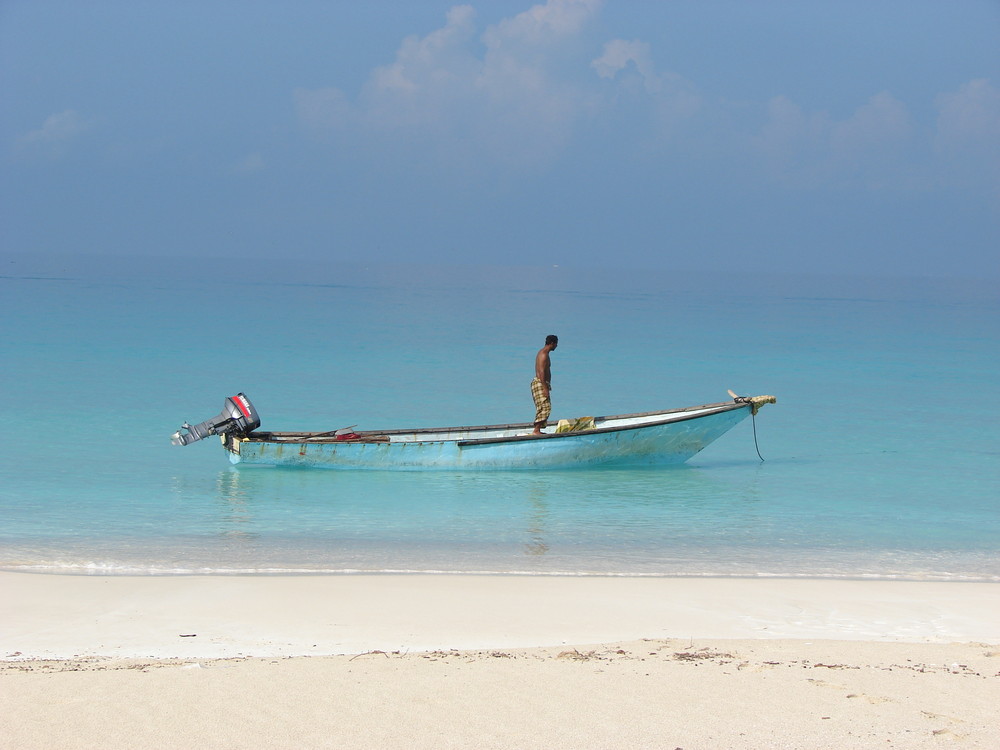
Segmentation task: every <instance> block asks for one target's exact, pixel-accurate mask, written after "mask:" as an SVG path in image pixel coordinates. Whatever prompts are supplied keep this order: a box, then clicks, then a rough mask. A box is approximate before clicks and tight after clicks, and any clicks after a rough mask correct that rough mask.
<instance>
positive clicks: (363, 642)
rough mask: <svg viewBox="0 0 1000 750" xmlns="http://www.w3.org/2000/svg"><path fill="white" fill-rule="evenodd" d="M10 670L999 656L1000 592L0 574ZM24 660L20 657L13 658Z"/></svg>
mask: <svg viewBox="0 0 1000 750" xmlns="http://www.w3.org/2000/svg"><path fill="white" fill-rule="evenodd" d="M0 597H2V599H3V601H4V602H5V609H6V610H7V611H8V612H9V613H11V614H10V615H8V616H6V617H4V618H3V620H2V621H0V659H4V660H10V659H16V658H20V659H61V658H78V657H90V656H93V657H112V658H229V657H237V656H260V657H271V656H308V655H337V654H357V653H363V652H368V651H376V650H380V651H385V652H392V651H409V652H415V651H423V652H426V651H434V650H440V649H444V650H447V649H459V650H469V649H478V648H532V647H546V646H562V645H573V644H588V643H609V642H617V641H632V640H636V639H640V638H687V637H700V638H728V639H823V640H846V641H902V642H914V643H944V642H958V641H964V642H973V641H975V642H985V643H1000V584H996V583H980V582H923V581H884V580H879V581H868V580H842V579H837V580H826V579H777V578H775V579H771V578H768V579H760V578H652V577H650V578H635V577H632V578H629V577H543V576H496V575H426V574H405V575H389V574H372V575H364V574H362V575H337V576H321V575H307V576H303V575H299V576H162V577H161V576H135V577H132V576H91V575H86V576H85V575H50V574H36V573H12V572H0ZM12 654H14V656H12Z"/></svg>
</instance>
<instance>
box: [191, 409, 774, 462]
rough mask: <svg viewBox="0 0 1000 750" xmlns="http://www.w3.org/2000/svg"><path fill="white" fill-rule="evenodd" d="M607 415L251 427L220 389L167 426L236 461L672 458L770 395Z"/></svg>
mask: <svg viewBox="0 0 1000 750" xmlns="http://www.w3.org/2000/svg"><path fill="white" fill-rule="evenodd" d="M729 393H730V395H731V396H732V397H733V398H732V400H730V401H724V402H720V403H714V404H704V405H701V406H690V407H687V408H684V409H667V410H664V411H650V412H642V413H638V414H619V415H615V416H608V417H585V418H578V419H575V420H557V421H555V422H553V421H550V422H548V423H547V424H546V426H545V427H544V429H543V432H542V434H540V435H534V434H532V430H533V427H534V426H533V425H532V424H531V423H529V422H523V423H517V424H504V425H482V426H478V427H437V428H418V429H403V430H399V429H392V430H356V429H355V426H351V427H343V428H340V429H337V430H330V431H328V432H264V431H259V430H258V429H257V428H259V427H260V417H259V415H258V413H257V410H256V409H255V408H254V406H253V404H252V403H251V402H250V399H249V398H247V396H246V394H244V393H240V394H237V395H236V396H232V397H230V398H227V399H226V404H225V408H224V409H223V411H222V412H221V413H220V414H219V415H218V416H216V417H213V418H212V419H209V420H206V421H204V422H202V423H201V424H198V425H194V426H192V425H189V424H187V423H186V422H185V423H184V425H183V427H182V430H186V432H181V431H180V430H178V431H177V432H175V433H174V434H173V436H172V442H173V444H174V445H188V444H190V443H193V442H195V441H197V440H201V439H203V438H205V437H207V436H208V435H219V436H220V437H221V439H222V445H223V447H224V448H225V450H226V452H227V453H228V454H229V460H230V461H231V462H232V463H234V464H239V465H269V466H301V467H318V468H327V469H386V470H392V469H404V470H405V469H409V470H425V469H444V470H453V471H456V470H457V471H462V470H507V469H567V468H576V467H617V466H649V465H669V464H680V463H683V462H685V461H687V460H688V459H689V458H691V457H692V456H694V455H695V454H696V453H698V452H699V451H701V450H702V449H703V448H705V447H706V446H707V445H709V444H711V443H712V442H714V441H715V440H717V439H718V438H719V437H721V436H722V435H724V434H725V433H726V432H728V431H729V430H730V429H732V428H733V427H734V426H735V425H737V424H738V423H739V422H741V421H743V420H744V419H746V417H748V416H751V415H756V413H757V410H758V409H759V408H760V407H761V406H763V405H764V404H773V403H775V402H776V399H775V398H774V396H752V397H749V396H737V395H736V394H734V393H733V392H732V391H730V392H729Z"/></svg>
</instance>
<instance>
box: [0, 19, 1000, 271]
mask: <svg viewBox="0 0 1000 750" xmlns="http://www.w3.org/2000/svg"><path fill="white" fill-rule="evenodd" d="M0 251H3V252H8V253H40V254H46V253H55V254H71V255H72V254H81V255H88V254H95V253H96V254H109V255H118V256H136V257H139V258H142V257H156V256H169V257H208V258H254V259H272V260H273V259H277V260H281V259H323V260H329V261H348V262H364V263H424V264H471V265H479V264H482V265H498V264H499V265H536V266H552V265H558V266H562V267H584V268H592V269H593V268H619V269H621V268H624V269H659V270H664V269H665V270H678V271H698V272H711V271H716V270H727V271H734V270H740V269H744V268H746V269H752V270H755V271H765V272H767V271H774V272H785V273H816V274H863V275H907V276H949V277H955V278H978V279H983V278H998V279H1000V0H950V1H949V2H941V0H880V1H879V2H872V1H871V0H811V1H810V2H803V1H802V0H773V1H770V2H768V1H767V0H739V1H737V0H697V1H696V0H604V1H603V2H602V1H601V0H547V1H546V2H541V3H537V4H533V3H532V2H531V1H530V0H523V1H515V0H473V2H470V3H468V4H460V3H454V2H447V1H445V2H439V1H438V0H419V2H417V1H416V0H369V1H367V2H356V1H354V0H351V1H350V2H348V1H347V0H344V1H340V0H331V1H327V2H320V1H319V0H288V2H281V3H279V2H274V1H272V0H267V1H263V0H240V1H238V2H237V1H236V0H198V1H195V0H93V1H91V2H82V1H81V0H0Z"/></svg>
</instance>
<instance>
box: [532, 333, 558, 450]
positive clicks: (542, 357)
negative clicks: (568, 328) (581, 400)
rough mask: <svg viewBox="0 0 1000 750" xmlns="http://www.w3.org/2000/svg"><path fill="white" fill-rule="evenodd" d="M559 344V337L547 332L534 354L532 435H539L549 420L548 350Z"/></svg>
mask: <svg viewBox="0 0 1000 750" xmlns="http://www.w3.org/2000/svg"><path fill="white" fill-rule="evenodd" d="M557 346H559V337H558V336H554V335H552V334H549V335H548V336H546V337H545V346H543V347H542V348H541V349H539V350H538V354H536V355H535V379H534V380H532V381H531V397H532V398H533V399H535V431H534V432H533V433H532V434H534V435H541V434H542V428H543V427H544V426H545V425H546V423H547V422H548V421H549V414H551V413H552V401H551V400H549V391H551V390H552V366H551V363H550V362H549V352H553V351H555V349H556V347H557Z"/></svg>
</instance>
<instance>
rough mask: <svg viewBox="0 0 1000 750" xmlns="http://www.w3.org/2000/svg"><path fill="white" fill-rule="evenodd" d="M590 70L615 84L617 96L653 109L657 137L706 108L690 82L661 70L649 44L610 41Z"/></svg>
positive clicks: (672, 130)
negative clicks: (655, 62) (657, 67)
mask: <svg viewBox="0 0 1000 750" xmlns="http://www.w3.org/2000/svg"><path fill="white" fill-rule="evenodd" d="M590 67H591V68H593V69H594V71H595V72H596V73H597V75H598V76H599V77H600V78H602V79H605V80H607V81H610V82H613V83H614V84H615V86H616V88H615V95H619V94H621V95H624V96H625V97H630V98H631V99H632V100H633V101H634V102H643V103H645V104H647V105H649V106H651V107H652V116H653V125H654V136H658V137H660V138H662V137H664V136H670V135H672V134H673V133H675V132H676V130H677V126H678V125H680V124H682V123H684V122H685V121H688V120H690V119H691V118H693V117H694V116H695V115H697V114H698V113H699V112H700V111H701V110H702V107H703V105H704V101H703V99H702V96H701V94H699V93H698V91H697V89H696V88H695V86H694V85H693V84H692V83H691V82H690V81H688V80H686V79H685V78H683V77H682V76H680V75H678V74H677V73H673V72H670V71H663V72H660V71H658V70H657V69H656V66H655V64H654V63H653V56H652V51H651V48H650V46H649V44H648V43H646V42H643V41H640V40H638V39H635V40H632V41H626V40H624V39H613V40H611V41H610V42H607V43H606V44H605V45H604V51H603V54H602V55H601V56H600V57H598V58H596V59H595V60H593V61H591V63H590ZM616 103H618V104H620V103H621V101H620V100H619V101H618V102H616ZM611 106H612V107H613V106H614V104H612V105H611Z"/></svg>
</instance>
